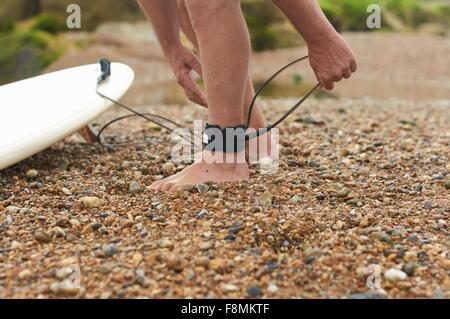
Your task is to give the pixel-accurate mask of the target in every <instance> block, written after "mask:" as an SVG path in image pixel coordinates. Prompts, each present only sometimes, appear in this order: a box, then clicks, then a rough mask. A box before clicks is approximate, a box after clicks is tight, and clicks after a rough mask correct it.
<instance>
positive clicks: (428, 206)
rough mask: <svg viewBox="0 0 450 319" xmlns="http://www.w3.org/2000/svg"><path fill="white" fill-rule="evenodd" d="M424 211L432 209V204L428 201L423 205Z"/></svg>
mask: <svg viewBox="0 0 450 319" xmlns="http://www.w3.org/2000/svg"><path fill="white" fill-rule="evenodd" d="M423 207H425V208H426V209H433V203H432V202H430V201H426V202H425V203H424V205H423Z"/></svg>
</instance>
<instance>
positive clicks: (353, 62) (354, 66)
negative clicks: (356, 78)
mask: <svg viewBox="0 0 450 319" xmlns="http://www.w3.org/2000/svg"><path fill="white" fill-rule="evenodd" d="M350 70H351V71H352V72H353V73H355V72H356V70H358V64H357V63H356V60H355V59H352V60H351V62H350Z"/></svg>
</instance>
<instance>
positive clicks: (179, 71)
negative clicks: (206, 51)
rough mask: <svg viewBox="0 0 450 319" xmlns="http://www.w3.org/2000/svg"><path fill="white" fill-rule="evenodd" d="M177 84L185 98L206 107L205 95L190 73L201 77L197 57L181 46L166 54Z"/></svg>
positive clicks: (200, 67) (200, 68)
mask: <svg viewBox="0 0 450 319" xmlns="http://www.w3.org/2000/svg"><path fill="white" fill-rule="evenodd" d="M166 55H167V58H168V61H169V64H170V66H171V68H172V70H173V72H174V74H175V77H176V79H177V82H178V84H179V85H180V86H181V87H182V88H183V90H184V92H185V93H186V96H187V98H188V99H189V100H190V101H192V102H194V103H197V104H199V105H201V106H204V107H207V106H208V101H207V98H206V94H205V93H204V92H202V91H201V90H200V88H199V87H198V86H197V83H195V81H194V79H193V77H192V74H191V72H192V71H195V72H196V73H197V74H198V75H200V77H202V66H201V64H200V61H199V59H198V58H197V56H196V55H195V54H194V53H193V52H192V51H191V50H189V49H187V48H185V47H184V46H182V45H178V46H176V47H175V48H172V49H171V50H170V51H168V53H167V54H166Z"/></svg>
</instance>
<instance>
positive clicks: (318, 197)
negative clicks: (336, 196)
mask: <svg viewBox="0 0 450 319" xmlns="http://www.w3.org/2000/svg"><path fill="white" fill-rule="evenodd" d="M316 199H317V201H319V202H322V201H324V200H325V199H327V197H326V196H325V195H324V194H319V195H317V196H316Z"/></svg>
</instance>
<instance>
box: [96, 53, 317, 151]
mask: <svg viewBox="0 0 450 319" xmlns="http://www.w3.org/2000/svg"><path fill="white" fill-rule="evenodd" d="M308 58H309V56H308V55H306V56H303V57H301V58H298V59H296V60H294V61H292V62H290V63H288V64H286V65H285V66H283V67H282V68H281V69H279V70H278V71H277V72H275V73H274V74H273V75H272V76H271V77H270V78H268V79H267V80H266V81H265V82H264V83H263V84H262V85H261V86H260V87H259V89H258V90H257V91H256V93H255V95H254V97H253V99H252V101H251V103H250V107H249V111H248V117H247V124H246V127H247V128H248V127H250V123H251V119H252V114H253V110H254V107H255V103H256V100H257V99H258V97H259V96H260V95H261V93H262V92H263V91H264V89H265V88H266V87H267V86H268V85H269V84H270V83H272V81H273V80H275V79H276V78H277V77H278V76H279V75H280V74H281V73H282V72H283V71H285V70H286V69H288V68H290V67H291V66H293V65H294V64H296V63H298V62H301V61H304V60H306V59H308ZM104 63H109V64H110V62H109V61H107V60H105V59H102V60H101V61H100V64H101V66H102V71H103V74H102V76H101V77H100V78H99V80H98V83H97V91H96V92H97V94H98V95H99V96H101V97H102V98H104V99H106V100H108V101H110V102H111V103H113V104H116V105H118V106H120V107H122V108H124V109H125V110H127V111H129V112H131V113H132V114H130V115H125V116H121V117H118V118H115V119H113V120H111V121H109V122H108V123H106V124H105V125H103V126H102V127H101V129H100V130H99V132H98V134H97V139H98V141H99V143H100V144H101V145H103V146H107V147H121V146H126V145H132V144H136V143H135V142H133V143H124V144H105V143H104V142H103V140H102V134H103V132H104V131H105V130H106V129H107V128H108V127H110V126H111V125H112V124H114V123H117V122H119V121H122V120H124V119H128V118H131V117H141V118H144V119H146V120H147V121H149V122H151V123H153V124H155V125H158V126H159V127H162V128H164V129H166V130H168V131H169V132H171V133H172V134H176V135H178V136H179V137H181V138H182V139H184V140H186V141H188V142H189V143H190V144H191V145H192V146H194V143H193V142H192V141H191V139H189V138H186V137H185V136H184V135H181V134H179V133H178V132H176V131H175V130H173V129H171V128H170V127H168V126H167V125H165V124H163V123H161V122H159V121H157V120H155V118H157V119H159V120H163V121H165V122H167V123H170V124H172V125H174V126H175V127H177V128H183V126H181V125H180V124H178V123H176V122H175V121H173V120H171V119H169V118H167V117H164V116H161V115H157V114H152V113H140V112H137V111H135V110H133V109H132V108H131V107H128V106H126V105H125V104H123V103H121V102H118V101H116V100H114V99H112V98H110V97H108V96H106V95H105V94H103V93H101V92H100V91H99V87H100V84H101V83H102V82H103V81H104V80H106V78H107V77H109V75H110V69H109V66H107V70H104ZM319 87H320V83H317V84H316V85H315V86H314V87H313V88H312V89H311V90H309V91H308V92H307V93H306V95H304V96H303V97H302V98H301V99H300V100H299V101H298V102H297V103H296V104H295V105H294V106H293V107H291V108H290V109H289V110H288V111H287V112H286V113H285V114H284V115H283V116H282V117H280V118H279V119H278V120H277V121H276V122H275V123H274V124H271V125H269V126H267V127H266V128H263V129H259V130H258V131H257V132H254V133H251V134H248V135H247V139H254V138H257V137H259V136H262V135H264V134H267V133H269V132H270V131H271V130H272V129H274V128H275V127H277V126H278V125H280V124H281V123H282V122H283V121H284V120H286V119H287V118H288V117H289V116H290V115H291V114H292V113H294V112H295V111H296V110H297V109H298V108H299V107H300V106H301V105H302V104H303V103H304V102H305V101H306V100H307V99H308V98H309V97H310V96H311V95H312V94H313V93H314V92H315V91H316V90H317V89H318V88H319ZM151 117H153V118H151ZM183 129H184V128H183ZM189 131H190V133H191V134H194V133H193V132H192V130H189Z"/></svg>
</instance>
